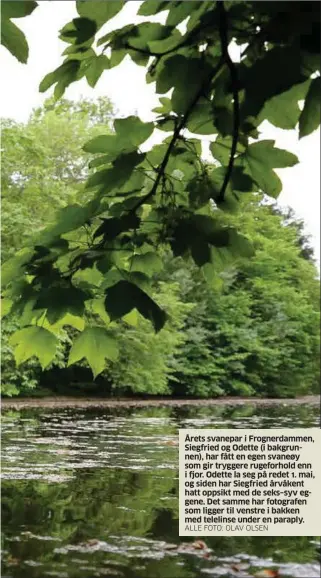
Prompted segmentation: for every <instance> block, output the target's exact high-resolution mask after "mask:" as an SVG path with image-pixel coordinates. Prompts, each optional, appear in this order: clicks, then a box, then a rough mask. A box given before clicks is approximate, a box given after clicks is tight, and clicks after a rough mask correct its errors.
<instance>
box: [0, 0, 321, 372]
mask: <svg viewBox="0 0 321 578" xmlns="http://www.w3.org/2000/svg"><path fill="white" fill-rule="evenodd" d="M124 4H125V3H124V2H123V1H122V0H117V1H114V2H105V1H104V2H90V1H83V0H79V1H77V2H76V6H77V11H78V15H79V16H78V17H77V18H75V19H74V20H73V21H72V22H70V23H68V24H66V26H64V28H63V29H62V30H61V32H60V38H61V39H62V40H63V41H65V42H66V43H68V47H67V48H66V49H65V51H64V53H63V56H64V61H63V63H62V64H61V66H59V67H58V68H57V69H56V70H55V71H53V72H50V73H49V74H47V76H46V77H45V78H44V79H43V80H42V82H41V84H40V90H41V91H46V90H48V89H49V88H50V87H51V86H53V85H54V87H55V88H54V94H55V97H56V98H60V97H61V96H62V95H63V93H64V91H65V89H66V88H67V87H68V86H69V85H70V84H71V83H72V82H75V81H77V80H79V79H80V78H83V77H85V78H86V79H87V81H88V83H89V85H90V86H95V84H96V82H97V81H98V79H99V78H100V76H101V74H102V73H103V72H104V71H105V70H108V69H110V68H112V67H114V66H117V65H118V64H119V63H120V62H121V61H122V60H123V59H124V58H125V56H127V55H129V56H130V58H131V59H132V60H133V61H134V62H135V63H136V64H137V65H139V66H144V67H145V68H146V82H148V83H150V82H155V84H156V91H157V93H158V94H159V95H165V96H160V106H159V107H157V109H155V112H156V113H157V117H156V119H155V120H154V121H152V122H147V123H146V122H142V121H141V119H139V118H138V117H135V116H130V117H127V118H119V119H116V120H115V121H114V134H112V135H111V134H106V135H105V136H104V135H100V136H98V137H97V138H94V139H92V140H91V141H89V142H88V143H86V144H85V146H84V150H85V151H86V152H89V153H92V154H93V155H96V156H95V157H94V158H93V160H92V161H91V163H90V167H91V168H92V169H94V171H92V174H91V175H90V176H89V178H88V180H87V183H86V192H87V198H88V201H87V202H86V203H82V204H80V203H79V204H77V203H75V204H73V205H70V206H69V207H67V208H64V209H63V210H62V211H60V212H59V213H58V216H57V222H56V224H55V225H54V226H52V227H50V228H49V229H47V230H45V231H43V232H42V234H41V235H40V236H39V238H38V239H37V240H36V242H35V245H34V246H33V247H26V248H25V249H24V250H22V251H21V252H20V253H19V254H17V255H16V257H15V258H14V259H12V260H11V261H9V262H7V263H6V264H5V266H4V271H3V277H2V279H3V285H4V287H5V294H6V297H7V298H8V299H10V303H11V302H12V308H13V310H15V311H16V312H18V313H19V314H20V313H21V314H22V318H23V323H22V324H23V325H24V326H25V328H24V329H23V331H22V332H20V333H19V336H18V337H19V344H18V347H19V351H20V353H21V348H23V347H24V344H25V347H27V344H28V341H29V340H30V339H31V338H32V339H33V340H34V347H33V354H34V353H36V349H37V347H36V344H37V340H38V341H39V343H42V342H43V338H42V336H43V333H42V332H43V331H47V332H48V331H49V332H52V331H54V329H53V326H54V325H55V324H56V323H57V322H58V321H59V322H60V326H61V324H63V320H64V318H65V316H67V315H69V316H70V314H72V315H73V316H76V317H77V316H79V317H85V318H86V311H87V310H88V307H89V308H90V303H91V302H92V301H94V300H96V299H97V298H101V297H102V296H103V300H104V306H105V310H106V313H107V315H108V316H109V319H110V321H111V322H112V321H113V320H116V319H119V318H121V317H123V316H125V315H127V314H128V313H130V312H131V311H132V310H133V309H137V310H138V311H139V313H140V314H141V315H143V316H144V317H145V318H147V319H149V320H150V321H151V322H152V323H153V325H154V327H155V330H156V331H159V330H160V329H161V328H162V327H163V325H164V323H165V321H166V313H165V311H163V309H162V308H161V307H159V305H158V304H157V303H156V302H155V301H154V299H153V298H152V297H151V295H150V285H151V275H150V271H151V268H152V269H153V268H154V267H156V265H157V267H159V260H160V253H159V246H160V245H161V244H169V245H170V246H171V249H172V251H173V253H174V255H177V256H183V257H186V258H192V259H193V260H194V261H195V263H196V264H197V265H198V266H199V267H200V268H201V269H202V271H203V272H204V273H205V274H208V273H209V270H210V269H211V267H214V268H215V266H216V262H217V260H218V259H220V260H221V258H222V255H223V256H224V258H228V257H229V256H231V255H232V256H235V255H249V254H251V251H252V249H251V247H250V245H249V243H248V241H247V239H246V238H245V237H244V236H242V234H241V232H239V231H238V230H236V229H235V228H233V227H231V226H228V225H227V224H226V223H225V222H224V224H223V223H222V220H221V218H220V215H221V211H232V210H234V209H235V208H237V206H238V204H239V203H242V197H243V198H245V196H246V194H247V193H250V192H260V193H264V194H266V195H268V196H269V197H273V198H276V197H277V196H278V195H279V193H280V191H281V189H282V183H281V181H280V179H279V177H278V175H277V174H276V172H275V169H277V168H282V167H289V166H293V165H294V164H296V163H297V162H298V159H297V158H296V156H295V155H293V154H292V153H290V152H288V151H284V150H280V149H278V148H277V147H275V144H274V141H271V140H261V138H260V132H259V127H260V124H261V123H262V121H263V120H268V121H269V122H271V123H272V124H274V125H275V126H277V127H280V128H283V129H291V128H296V127H297V126H298V127H299V131H300V136H301V137H303V136H306V135H308V134H310V133H311V132H312V131H313V130H315V129H316V128H317V127H318V126H319V124H320V56H319V52H320V23H319V19H320V18H319V17H320V15H319V7H318V5H317V3H316V2H306V1H305V2H264V1H263V2H243V1H242V2H237V1H235V2H221V1H217V2H213V1H209V2H208V1H203V2H193V1H188V2H187V1H185V2H184V1H179V2H174V1H171V2H166V1H165V2H163V1H158V0H145V2H142V3H141V4H140V6H139V10H138V14H140V15H142V16H146V17H149V16H154V15H157V14H159V13H161V14H163V16H164V24H161V23H159V22H149V21H148V18H147V21H146V22H142V23H139V24H131V25H128V26H125V27H124V28H122V29H120V30H113V31H112V32H109V33H108V34H102V33H101V28H102V26H103V25H104V24H105V23H106V22H107V21H108V20H110V19H111V18H112V17H113V16H115V15H116V14H117V13H118V12H119V11H120V10H122V8H123V6H124ZM36 6H37V3H36V2H10V1H4V2H2V18H3V24H2V42H3V44H4V45H5V46H6V47H7V48H8V49H9V50H10V51H11V52H12V53H13V54H14V55H15V56H16V57H17V58H18V59H19V60H20V61H22V62H25V61H26V60H27V56H28V49H27V44H26V40H25V38H24V36H23V34H22V32H21V31H20V30H19V29H18V27H16V25H15V24H13V23H12V22H11V18H18V17H21V16H25V15H28V14H30V13H31V12H32V11H33V10H34V9H35V8H36ZM183 23H184V24H185V26H179V25H181V24H183ZM178 26H179V27H178ZM183 28H184V30H185V28H186V30H185V31H184V32H181V31H180V30H181V29H183ZM232 43H234V45H237V46H239V47H241V49H242V56H241V58H240V60H239V61H235V59H233V58H232V57H231V50H230V48H231V44H232ZM107 74H108V72H107ZM300 101H304V107H303V110H302V111H301V109H300V106H299V102H300ZM156 129H160V130H162V131H165V132H167V133H168V136H166V138H164V140H163V142H162V143H161V144H158V145H155V146H153V147H150V148H149V150H147V152H146V151H145V152H143V150H142V145H144V143H145V142H146V141H148V139H149V138H150V137H151V136H152V135H153V133H154V131H155V130H156ZM204 135H215V137H216V138H215V141H213V142H212V144H211V145H210V150H211V154H212V156H213V163H212V164H208V163H204V160H203V159H202V155H201V152H202V144H201V143H202V138H203V136H204ZM143 148H146V147H143ZM147 148H148V147H147ZM97 273H98V274H99V279H100V281H99V284H98V286H97ZM84 277H85V279H86V280H85V281H84ZM35 325H36V327H38V333H39V336H37V340H36V339H35ZM40 329H41V331H40ZM98 329H99V328H96V329H95V328H94V327H87V328H85V331H87V332H89V333H90V335H93V334H94V333H95V331H96V333H95V335H96V334H97V335H98V333H99V331H98ZM40 333H41V335H40ZM99 335H100V333H99ZM18 337H16V338H15V340H16V341H17V339H18ZM89 341H90V340H89ZM47 343H48V347H47V349H46V351H49V350H50V351H51V354H52V356H53V355H54V353H55V340H53V339H49V338H48V339H47ZM50 343H52V347H51V346H49V344H50ZM81 343H82V344H83V349H82V350H81V351H79V348H80V345H79V339H78V342H77V359H79V358H80V357H81V353H83V356H85V355H86V352H88V351H87V349H88V347H87V345H88V339H87V338H86V339H82V340H81ZM86 344H87V345H86ZM90 347H92V345H91V346H90ZM29 349H30V347H29ZM74 353H75V352H73V351H72V352H71V358H70V361H71V362H72V360H73V359H74V357H75V354H74ZM36 354H37V353H36ZM97 354H98V350H97ZM46 355H47V354H46ZM102 355H103V354H102ZM23 356H24V358H26V356H25V354H23ZM47 357H48V363H49V361H50V359H49V358H50V354H48V355H47Z"/></svg>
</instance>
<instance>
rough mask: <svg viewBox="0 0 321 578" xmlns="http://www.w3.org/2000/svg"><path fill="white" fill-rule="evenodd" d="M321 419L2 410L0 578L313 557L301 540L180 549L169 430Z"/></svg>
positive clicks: (248, 540)
mask: <svg viewBox="0 0 321 578" xmlns="http://www.w3.org/2000/svg"><path fill="white" fill-rule="evenodd" d="M318 419H319V412H318V408H311V407H308V406H296V407H283V406H280V407H274V408H268V409H267V408H256V407H254V406H250V405H243V406H241V407H228V408H227V407H219V406H217V407H215V408H212V407H202V408H195V407H193V408H186V407H184V408H180V409H173V408H168V407H166V408H152V409H151V408H149V409H141V410H131V411H124V410H118V411H103V410H99V411H92V410H90V411H84V410H82V411H72V410H59V411H57V410H54V411H51V412H49V411H48V410H46V411H41V410H26V411H21V412H16V413H13V412H10V414H9V413H7V414H5V416H4V418H3V424H2V425H3V441H2V449H3V452H4V458H3V475H4V477H5V478H6V479H5V480H4V481H3V483H2V530H3V534H2V536H3V538H2V539H3V550H4V554H3V576H4V577H8V578H9V577H11V578H22V577H25V576H27V577H28V578H29V577H30V578H40V577H44V576H61V578H78V577H79V578H91V577H92V576H106V577H107V576H108V577H110V576H120V577H123V578H138V577H142V578H145V577H146V578H147V576H148V577H149V576H151V577H155V578H157V577H163V578H181V577H182V578H183V577H184V578H185V577H186V578H196V577H197V576H200V572H201V570H206V569H207V570H210V569H211V568H212V569H213V568H215V567H217V566H222V564H223V565H224V564H228V563H232V562H233V560H234V561H235V562H236V561H238V560H239V558H237V556H238V555H239V556H240V555H243V556H244V557H246V556H250V557H252V558H250V560H249V563H250V570H249V571H250V572H251V574H252V573H254V571H255V570H256V571H257V569H258V567H261V566H262V567H265V565H266V564H267V562H268V559H269V558H272V559H273V562H274V563H275V564H276V565H277V564H279V563H291V564H295V563H299V564H309V563H313V564H316V557H317V552H316V545H315V544H314V543H313V540H312V539H311V538H309V537H297V538H293V537H284V538H283V537H270V538H266V537H265V538H264V539H263V538H260V537H233V536H231V537H215V538H205V541H206V544H207V546H208V547H209V548H210V549H211V551H210V552H209V554H208V557H204V552H202V551H197V550H191V551H190V552H189V553H187V552H181V551H180V550H178V551H177V550H176V549H175V548H174V547H173V546H174V545H178V546H179V545H180V543H181V542H182V540H180V538H179V536H178V479H177V475H178V474H177V457H178V450H177V446H173V445H172V444H173V443H174V440H176V439H177V429H178V427H219V428H221V427H248V428H260V427H283V426H284V427H289V426H290V427H311V426H316V425H318ZM52 476H56V477H55V478H52ZM59 476H60V477H59ZM68 476H69V479H66V477H67V478H68ZM50 479H51V480H52V479H54V480H55V481H50ZM196 538H197V537H196ZM184 541H185V539H184ZM225 557H226V558H227V559H228V561H226V560H225V561H224V558H225ZM255 557H256V558H255ZM254 567H255V568H254ZM207 575H209V574H207ZM289 575H290V574H289ZM294 575H295V574H294ZM297 575H298V574H296V576H297ZM204 576H206V574H204ZM310 576H313V574H310Z"/></svg>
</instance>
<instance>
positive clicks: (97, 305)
mask: <svg viewBox="0 0 321 578" xmlns="http://www.w3.org/2000/svg"><path fill="white" fill-rule="evenodd" d="M87 304H88V309H89V310H90V311H91V312H92V313H94V314H95V315H98V317H100V319H101V320H102V321H103V322H104V323H105V324H106V325H108V324H109V323H110V318H109V315H107V313H106V309H105V304H104V298H99V299H92V300H91V301H87V303H86V305H87Z"/></svg>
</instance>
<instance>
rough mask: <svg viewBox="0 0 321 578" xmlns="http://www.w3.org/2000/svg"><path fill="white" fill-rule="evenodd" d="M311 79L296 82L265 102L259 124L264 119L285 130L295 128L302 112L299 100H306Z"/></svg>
mask: <svg viewBox="0 0 321 578" xmlns="http://www.w3.org/2000/svg"><path fill="white" fill-rule="evenodd" d="M310 82H311V81H310V80H308V81H307V82H301V83H300V84H296V85H295V86H293V87H292V88H290V90H287V91H286V92H283V93H282V94H279V95H277V96H274V97H273V98H271V99H270V100H268V101H267V102H266V103H265V106H264V108H263V110H262V112H261V113H260V116H259V124H260V122H261V121H263V120H264V119H266V120H268V121H269V122H270V123H271V124H273V125H274V126H276V127H278V128H283V129H284V130H291V129H294V128H295V127H296V125H297V123H298V121H299V116H300V114H301V112H300V108H299V104H298V101H299V100H304V99H305V97H306V93H307V91H308V89H309V85H310Z"/></svg>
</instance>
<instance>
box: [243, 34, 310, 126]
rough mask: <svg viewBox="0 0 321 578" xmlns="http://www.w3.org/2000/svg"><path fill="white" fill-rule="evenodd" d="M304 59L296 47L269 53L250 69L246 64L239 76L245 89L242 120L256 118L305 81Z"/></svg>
mask: <svg viewBox="0 0 321 578" xmlns="http://www.w3.org/2000/svg"><path fill="white" fill-rule="evenodd" d="M301 59H302V55H301V51H300V48H299V47H298V46H297V44H293V45H292V46H285V47H280V46H277V47H275V48H272V49H271V50H268V51H267V52H266V53H265V54H264V56H263V58H258V59H257V60H256V61H255V63H254V64H253V65H252V66H250V67H249V66H246V64H245V63H244V65H243V66H241V75H240V76H241V79H240V81H241V83H242V85H243V86H244V88H245V99H244V102H243V104H242V107H241V111H242V118H246V117H248V116H254V117H255V116H256V115H257V114H259V112H260V111H261V110H262V108H263V106H264V105H265V103H266V102H267V101H268V100H269V99H270V98H272V97H273V96H276V95H279V94H282V93H283V92H286V91H287V90H289V89H290V88H291V87H292V86H293V85H294V84H299V83H300V82H304V81H305V80H306V77H305V76H304V75H303V73H302V71H301V66H300V63H301Z"/></svg>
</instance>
